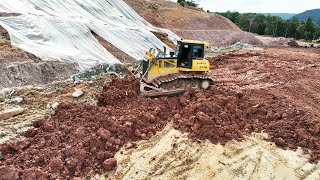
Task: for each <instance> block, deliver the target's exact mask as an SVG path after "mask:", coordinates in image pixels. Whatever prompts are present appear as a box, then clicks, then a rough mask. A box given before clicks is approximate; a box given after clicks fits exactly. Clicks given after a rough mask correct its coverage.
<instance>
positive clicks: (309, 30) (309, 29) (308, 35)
mask: <svg viewBox="0 0 320 180" xmlns="http://www.w3.org/2000/svg"><path fill="white" fill-rule="evenodd" d="M315 30H316V28H315V25H314V24H313V21H312V19H311V17H310V16H309V17H308V20H307V22H306V25H305V33H304V36H305V39H306V40H309V41H311V40H313V38H314V37H313V35H314V33H315Z"/></svg>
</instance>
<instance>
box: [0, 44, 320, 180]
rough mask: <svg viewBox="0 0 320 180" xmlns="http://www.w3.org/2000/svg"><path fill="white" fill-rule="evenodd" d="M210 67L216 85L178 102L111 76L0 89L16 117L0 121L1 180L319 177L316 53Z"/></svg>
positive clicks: (239, 55)
mask: <svg viewBox="0 0 320 180" xmlns="http://www.w3.org/2000/svg"><path fill="white" fill-rule="evenodd" d="M209 59H210V63H211V74H212V77H213V78H214V79H215V80H216V83H215V85H213V86H212V88H211V89H210V90H207V91H201V90H188V91H187V92H186V93H185V94H183V95H181V96H172V97H159V98H145V97H141V96H139V83H138V80H137V79H135V78H134V77H126V78H124V79H119V78H112V77H111V76H109V75H105V76H101V77H100V78H98V79H97V80H88V81H83V82H81V81H80V82H78V83H74V82H73V81H65V82H57V83H52V84H48V85H47V86H42V87H41V88H36V87H35V86H33V87H28V88H25V87H24V88H23V87H21V88H17V89H6V90H2V91H1V95H0V105H1V106H0V112H3V111H4V110H10V109H15V108H18V109H19V108H20V110H21V109H22V111H19V112H18V113H17V115H16V116H13V117H10V118H9V119H5V120H1V121H0V132H1V134H0V143H2V144H1V145H0V151H1V152H2V153H1V160H0V179H19V178H22V179H41V178H42V179H47V178H49V179H57V178H58V179H59V178H60V179H69V178H70V179H71V178H76V177H78V178H79V177H91V178H92V179H108V178H111V179H152V178H154V179H173V178H174V179H221V178H224V179H261V178H264V179H288V178H289V179H319V178H320V164H319V163H318V162H319V159H320V143H319V142H320V141H319V140H320V138H319V133H320V123H319V115H320V114H319V106H320V104H319V101H320V94H319V92H318V89H319V86H320V80H319V79H320V74H319V72H320V71H319V70H320V63H319V61H320V49H312V48H290V47H254V48H249V49H241V50H234V49H233V50H232V52H229V53H228V52H226V51H224V52H223V54H221V53H219V56H217V57H212V58H209ZM112 79H113V80H112ZM111 80H112V82H111ZM110 82H111V83H110ZM104 85H105V86H104ZM103 86H104V87H103ZM76 90H81V91H82V92H83V93H84V94H83V95H82V96H80V97H78V98H75V97H73V93H74V92H75V91H76Z"/></svg>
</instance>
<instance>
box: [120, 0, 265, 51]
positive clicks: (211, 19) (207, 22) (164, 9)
mask: <svg viewBox="0 0 320 180" xmlns="http://www.w3.org/2000/svg"><path fill="white" fill-rule="evenodd" d="M126 2H127V3H128V4H129V5H130V6H131V7H132V8H133V9H134V10H135V11H137V12H138V13H139V14H140V15H141V16H142V17H143V18H144V19H146V20H147V21H148V22H150V23H151V24H153V25H155V26H157V27H162V28H167V29H170V30H172V31H173V32H175V33H177V34H178V35H179V36H181V37H182V38H184V39H195V40H202V41H208V42H210V43H211V44H212V45H214V46H216V45H231V44H234V43H236V42H238V41H241V42H244V43H250V44H253V45H262V42H261V41H260V40H258V39H257V38H256V37H255V36H254V35H252V34H251V33H245V32H243V31H242V30H241V29H240V28H239V27H237V26H236V25H235V24H234V23H232V22H231V21H230V20H228V19H226V18H224V17H222V16H220V15H217V14H215V13H207V12H203V11H201V10H199V9H193V8H187V7H182V6H180V5H179V4H177V3H173V2H168V1H164V0H160V1H159V0H148V1H147V0H139V1H136V0H126Z"/></svg>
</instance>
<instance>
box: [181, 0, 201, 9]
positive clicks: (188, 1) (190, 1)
mask: <svg viewBox="0 0 320 180" xmlns="http://www.w3.org/2000/svg"><path fill="white" fill-rule="evenodd" d="M177 2H178V3H179V4H181V5H182V6H192V7H198V4H197V3H196V2H195V1H194V0H178V1H177Z"/></svg>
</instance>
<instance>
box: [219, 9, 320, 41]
mask: <svg viewBox="0 0 320 180" xmlns="http://www.w3.org/2000/svg"><path fill="white" fill-rule="evenodd" d="M217 14H220V15H222V16H224V17H226V18H228V19H230V20H231V21H232V22H233V23H235V24H236V25H238V26H239V27H240V28H241V29H242V30H244V31H248V32H252V33H256V34H259V35H271V36H273V37H291V38H296V39H305V40H308V41H310V40H313V39H318V38H319V37H320V26H317V25H315V24H314V23H313V21H312V19H311V18H310V17H308V19H307V21H306V22H304V21H299V20H298V19H297V18H295V17H293V18H291V19H288V20H284V19H282V18H281V17H278V16H271V15H268V16H265V15H263V14H256V13H245V14H241V13H239V12H230V11H227V12H225V13H217ZM319 24H320V22H319Z"/></svg>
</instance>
